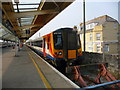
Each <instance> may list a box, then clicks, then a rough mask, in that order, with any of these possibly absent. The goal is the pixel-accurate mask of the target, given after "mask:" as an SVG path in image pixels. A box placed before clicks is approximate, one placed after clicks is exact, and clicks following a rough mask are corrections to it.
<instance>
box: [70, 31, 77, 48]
mask: <svg viewBox="0 0 120 90" xmlns="http://www.w3.org/2000/svg"><path fill="white" fill-rule="evenodd" d="M76 46H77V36H76V33H75V32H72V33H71V32H70V33H69V34H68V49H69V50H74V49H77V47H76Z"/></svg>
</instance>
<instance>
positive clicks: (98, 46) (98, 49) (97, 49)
mask: <svg viewBox="0 0 120 90" xmlns="http://www.w3.org/2000/svg"><path fill="white" fill-rule="evenodd" d="M100 50H101V49H100V45H99V44H97V45H96V51H97V52H100Z"/></svg>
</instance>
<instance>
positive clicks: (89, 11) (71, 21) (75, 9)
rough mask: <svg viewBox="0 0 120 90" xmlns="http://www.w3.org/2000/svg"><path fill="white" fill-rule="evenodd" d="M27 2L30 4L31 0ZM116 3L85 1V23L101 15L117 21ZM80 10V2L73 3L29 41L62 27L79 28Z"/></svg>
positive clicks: (115, 1) (116, 1) (101, 0)
mask: <svg viewBox="0 0 120 90" xmlns="http://www.w3.org/2000/svg"><path fill="white" fill-rule="evenodd" d="M27 1H29V2H30V1H33V0H27ZM36 1H37V0H36ZM38 1H40V0H38ZM118 1H119V0H86V21H88V20H91V19H94V18H97V17H99V16H103V15H109V16H111V17H112V18H114V19H116V20H118ZM82 9H83V5H82V0H76V1H74V2H73V3H72V4H71V5H69V6H68V7H67V8H66V9H65V10H63V11H62V12H61V13H60V14H59V15H57V16H56V17H55V18H54V19H52V20H51V21H50V22H49V23H48V24H46V25H45V26H44V27H43V28H41V29H40V30H39V31H38V32H37V33H35V34H34V35H33V36H32V37H31V38H30V39H34V38H38V37H41V36H43V35H46V34H48V33H51V32H53V31H55V30H56V29H59V28H62V27H74V26H77V27H78V28H79V25H80V23H82V22H83V11H82Z"/></svg>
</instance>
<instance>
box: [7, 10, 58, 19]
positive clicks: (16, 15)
mask: <svg viewBox="0 0 120 90" xmlns="http://www.w3.org/2000/svg"><path fill="white" fill-rule="evenodd" d="M52 13H58V11H55V10H38V11H26V12H19V13H17V12H11V13H8V16H9V18H10V19H12V18H13V19H14V18H24V17H30V16H35V15H44V14H52Z"/></svg>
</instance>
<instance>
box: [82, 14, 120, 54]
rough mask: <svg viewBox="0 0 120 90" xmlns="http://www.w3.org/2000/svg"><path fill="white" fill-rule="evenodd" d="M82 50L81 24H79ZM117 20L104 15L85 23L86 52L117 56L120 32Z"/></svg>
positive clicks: (119, 47)
mask: <svg viewBox="0 0 120 90" xmlns="http://www.w3.org/2000/svg"><path fill="white" fill-rule="evenodd" d="M80 27H81V30H80V37H81V42H82V48H83V23H81V24H80ZM118 27H119V23H118V21H117V20H115V19H113V18H112V17H110V16H107V15H104V16H101V17H98V18H95V19H93V20H90V21H87V22H86V48H85V49H86V51H88V52H97V53H103V52H104V53H108V54H118V53H119V50H118V49H120V46H119V38H120V30H119V28H118Z"/></svg>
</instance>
